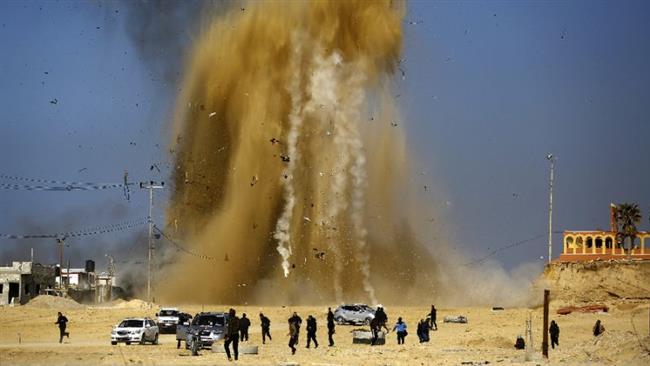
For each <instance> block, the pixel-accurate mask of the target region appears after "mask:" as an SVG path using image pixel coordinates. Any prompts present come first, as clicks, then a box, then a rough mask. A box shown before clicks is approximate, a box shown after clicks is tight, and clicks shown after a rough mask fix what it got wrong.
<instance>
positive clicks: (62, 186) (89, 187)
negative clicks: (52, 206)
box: [0, 171, 133, 201]
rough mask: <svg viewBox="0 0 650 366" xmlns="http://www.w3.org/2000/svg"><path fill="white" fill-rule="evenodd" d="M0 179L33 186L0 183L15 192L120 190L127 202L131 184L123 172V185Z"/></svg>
mask: <svg viewBox="0 0 650 366" xmlns="http://www.w3.org/2000/svg"><path fill="white" fill-rule="evenodd" d="M0 179H7V180H15V181H19V182H27V183H39V184H37V185H33V184H10V183H0V189H6V190H16V191H20V190H22V191H56V192H72V191H96V190H104V189H115V188H122V189H123V190H124V197H125V198H126V200H127V201H128V200H129V199H130V192H129V186H130V185H133V183H129V182H128V173H127V172H126V171H125V172H124V182H123V183H97V182H70V181H60V180H51V179H39V178H26V177H19V176H15V175H7V174H2V173H0Z"/></svg>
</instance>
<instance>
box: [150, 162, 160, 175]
mask: <svg viewBox="0 0 650 366" xmlns="http://www.w3.org/2000/svg"><path fill="white" fill-rule="evenodd" d="M154 169H156V170H157V171H158V173H160V168H158V164H153V165H151V167H150V168H149V170H154Z"/></svg>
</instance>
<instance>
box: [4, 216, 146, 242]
mask: <svg viewBox="0 0 650 366" xmlns="http://www.w3.org/2000/svg"><path fill="white" fill-rule="evenodd" d="M147 222H148V220H147V219H146V218H141V219H138V220H130V221H125V222H121V223H117V224H110V225H104V226H98V227H93V228H87V229H81V230H76V231H68V232H63V233H52V234H5V233H0V238H4V239H60V238H75V237H81V236H93V235H99V234H105V233H110V232H117V231H124V230H128V229H131V228H134V227H137V226H141V225H144V224H146V223H147Z"/></svg>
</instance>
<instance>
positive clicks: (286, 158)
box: [280, 155, 291, 163]
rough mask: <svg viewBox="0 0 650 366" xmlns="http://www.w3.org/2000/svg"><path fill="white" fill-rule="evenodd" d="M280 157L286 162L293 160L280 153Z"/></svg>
mask: <svg viewBox="0 0 650 366" xmlns="http://www.w3.org/2000/svg"><path fill="white" fill-rule="evenodd" d="M280 159H282V161H284V162H285V163H288V162H290V161H291V158H289V157H288V156H287V155H280Z"/></svg>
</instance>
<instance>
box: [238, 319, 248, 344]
mask: <svg viewBox="0 0 650 366" xmlns="http://www.w3.org/2000/svg"><path fill="white" fill-rule="evenodd" d="M250 326H251V321H250V319H248V318H247V317H246V313H243V314H242V315H241V319H239V333H240V335H239V340H240V341H242V342H246V341H248V327H250Z"/></svg>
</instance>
